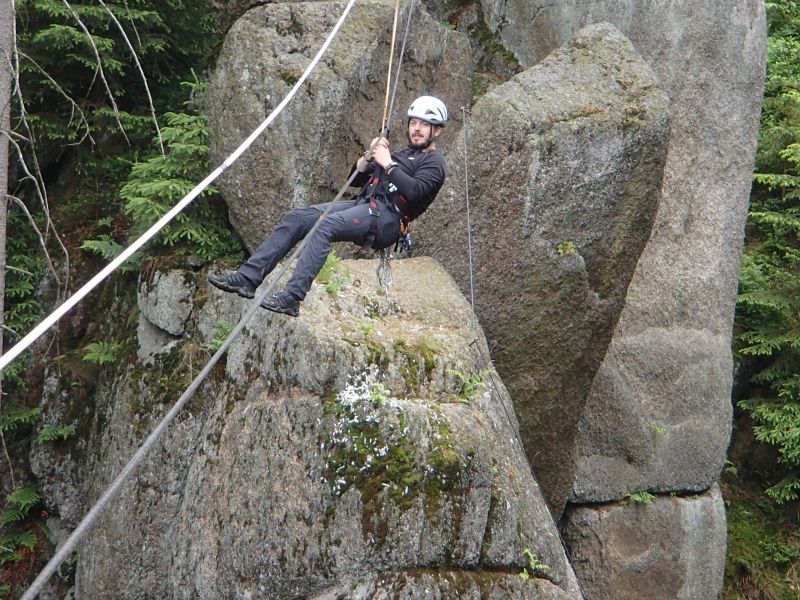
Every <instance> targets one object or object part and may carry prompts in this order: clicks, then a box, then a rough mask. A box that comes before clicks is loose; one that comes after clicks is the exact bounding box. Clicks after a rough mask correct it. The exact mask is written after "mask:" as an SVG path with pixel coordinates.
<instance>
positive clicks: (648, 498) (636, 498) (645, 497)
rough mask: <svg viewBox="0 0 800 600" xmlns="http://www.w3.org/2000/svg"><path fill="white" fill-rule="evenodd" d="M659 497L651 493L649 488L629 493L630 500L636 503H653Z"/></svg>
mask: <svg viewBox="0 0 800 600" xmlns="http://www.w3.org/2000/svg"><path fill="white" fill-rule="evenodd" d="M657 499H658V496H655V495H654V494H651V493H650V492H648V491H647V490H642V491H640V492H634V493H633V494H629V495H628V502H633V503H634V504H652V503H653V502H655V501H656V500H657Z"/></svg>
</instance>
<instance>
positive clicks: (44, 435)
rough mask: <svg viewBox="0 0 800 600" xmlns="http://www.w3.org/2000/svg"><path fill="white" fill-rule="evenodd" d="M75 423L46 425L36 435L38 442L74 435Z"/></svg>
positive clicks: (52, 440) (64, 438) (53, 440)
mask: <svg viewBox="0 0 800 600" xmlns="http://www.w3.org/2000/svg"><path fill="white" fill-rule="evenodd" d="M75 430H76V427H75V425H46V426H45V427H42V430H41V431H40V432H39V435H37V436H36V439H38V440H39V441H40V442H55V441H58V440H62V441H63V440H66V439H68V438H70V437H72V436H73V435H75Z"/></svg>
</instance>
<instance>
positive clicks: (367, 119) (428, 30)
mask: <svg viewBox="0 0 800 600" xmlns="http://www.w3.org/2000/svg"><path fill="white" fill-rule="evenodd" d="M417 6H418V7H419V6H420V5H419V4H418V5H417ZM342 8H343V5H342V4H341V3H337V2H306V3H300V4H284V3H282V4H269V5H266V6H261V7H258V8H255V9H253V10H251V11H249V12H247V13H246V14H245V15H244V16H243V17H242V18H241V19H239V20H238V21H237V22H236V24H235V25H234V26H233V27H232V28H231V30H230V33H229V34H228V36H227V37H226V40H225V45H224V47H223V49H222V52H221V55H220V58H219V60H218V62H217V68H216V71H215V72H214V76H213V78H212V82H211V84H210V86H209V90H208V110H209V113H210V124H211V128H212V131H213V132H214V139H213V142H212V155H213V156H214V161H215V162H222V160H223V159H224V158H225V157H226V156H227V155H228V154H229V153H230V152H231V151H232V150H233V149H234V148H236V147H237V146H238V145H239V144H240V143H241V142H242V141H243V140H244V139H245V138H246V137H247V136H248V135H249V134H250V133H251V132H252V131H253V130H254V129H255V128H256V127H257V126H258V125H259V124H260V123H261V122H262V121H263V120H264V119H265V118H266V116H267V115H268V114H269V113H270V112H271V111H272V110H273V108H274V107H275V106H277V104H278V103H279V102H280V101H281V100H282V99H283V97H284V96H285V95H286V94H287V93H288V92H289V90H290V89H291V87H292V86H293V85H294V83H295V82H296V81H297V80H298V78H299V77H300V75H301V74H302V73H303V71H304V70H305V68H306V66H307V65H308V63H309V62H310V58H311V57H312V56H313V55H314V54H315V53H316V52H317V50H318V49H319V47H320V46H321V45H322V42H323V41H324V39H325V37H326V36H327V34H328V33H329V31H330V30H331V29H332V27H333V25H334V23H335V22H336V20H337V19H338V17H339V15H340V14H341V11H342ZM393 9H394V2H391V1H390V0H366V1H364V2H358V3H357V4H356V6H355V7H354V9H353V11H352V12H351V14H350V16H349V17H348V19H347V21H346V22H345V25H344V26H343V29H342V31H341V32H340V34H339V36H338V37H337V39H336V40H335V41H334V43H333V44H332V45H331V46H330V48H329V49H328V52H327V53H326V55H325V57H324V58H323V59H322V61H321V62H320V64H319V66H318V67H317V69H316V70H315V72H314V74H313V75H312V76H311V77H310V78H309V80H308V81H307V82H306V84H305V86H304V88H303V89H302V90H301V91H300V92H299V94H298V95H297V97H296V98H295V99H294V101H293V102H292V103H291V104H290V105H289V106H288V107H287V108H286V110H285V111H284V112H283V113H282V115H281V116H280V117H279V118H278V119H277V120H276V121H275V122H274V123H273V125H272V129H271V130H269V132H268V134H267V135H266V136H264V137H263V138H261V139H259V140H258V141H256V143H255V144H254V145H253V147H251V148H250V150H249V151H248V152H246V153H245V154H244V155H243V156H242V158H240V159H239V160H238V161H237V162H236V163H235V164H234V165H233V166H232V167H230V169H228V171H226V173H225V174H224V175H223V176H222V178H221V179H220V189H221V191H222V192H223V194H224V196H225V198H226V202H227V204H228V207H229V213H230V218H231V222H232V224H233V225H234V227H235V228H236V230H237V231H238V232H239V234H240V235H241V236H242V239H243V240H244V242H245V244H246V245H247V246H248V248H250V249H251V250H252V249H253V248H255V247H256V246H257V245H258V244H259V243H260V242H261V241H262V239H263V238H264V237H265V236H266V234H267V233H269V231H271V230H272V228H273V227H274V226H275V225H276V224H277V222H278V220H279V219H280V217H281V216H282V215H283V213H285V212H286V211H287V210H288V209H290V208H294V207H297V206H305V205H308V204H315V203H319V202H325V201H328V200H331V199H333V197H334V196H335V195H336V192H337V190H338V189H339V187H340V186H341V185H343V184H344V183H345V181H346V180H347V175H348V173H349V172H350V168H351V167H352V165H353V163H354V162H355V160H356V158H358V156H359V154H361V153H363V152H364V149H365V148H366V147H368V146H369V142H370V140H371V139H372V138H373V137H375V135H377V133H378V131H379V130H380V126H381V120H382V114H383V110H382V107H383V100H384V93H385V86H386V73H387V69H388V59H389V41H390V39H391V35H390V34H391V24H392V17H393V14H394V11H393ZM401 25H403V23H401ZM407 47H408V48H409V51H408V52H407V53H406V56H405V61H404V66H403V69H402V73H401V77H400V80H399V85H398V88H397V95H396V97H395V99H394V107H393V116H394V117H395V118H393V119H392V121H391V122H390V125H391V126H393V127H394V126H396V125H398V124H399V123H400V122H401V116H402V115H403V114H404V113H405V110H406V108H407V107H408V105H409V104H410V102H411V101H412V100H413V99H414V98H415V97H416V96H419V95H421V94H426V93H429V92H431V90H434V89H435V91H436V93H437V94H440V95H441V96H442V97H444V98H447V99H448V101H449V102H450V103H451V104H452V105H453V106H458V105H459V104H466V101H467V99H468V97H469V88H470V74H471V69H472V63H471V59H470V48H469V43H468V41H467V39H466V36H465V35H464V34H461V33H458V32H456V31H452V30H450V29H447V28H445V27H444V26H443V25H442V24H441V23H439V22H437V21H434V20H433V19H432V18H431V17H430V16H429V15H428V14H427V13H426V12H425V11H424V9H421V8H418V9H417V10H416V11H415V12H414V14H413V27H412V28H411V30H410V33H409V39H408V44H407ZM255 56H257V57H258V60H254V57H255ZM396 69H397V63H395V71H394V72H395V73H396ZM441 73H447V76H446V77H442V76H441ZM390 140H391V141H392V143H393V144H395V145H399V146H401V147H402V146H404V145H405V143H406V140H405V134H404V130H403V128H402V127H399V126H398V127H396V132H395V135H392V136H390Z"/></svg>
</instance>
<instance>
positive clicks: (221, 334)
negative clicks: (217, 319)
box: [207, 321, 236, 354]
mask: <svg viewBox="0 0 800 600" xmlns="http://www.w3.org/2000/svg"><path fill="white" fill-rule="evenodd" d="M235 327H236V323H229V322H227V321H223V322H222V323H220V324H219V325H217V329H216V331H215V332H214V339H213V340H211V341H210V342H209V343H208V346H207V347H208V351H209V352H211V353H212V354H213V353H216V351H217V350H219V349H220V348H221V347H222V344H224V343H225V340H227V339H228V336H229V335H230V334H231V332H232V331H233V329H234V328H235Z"/></svg>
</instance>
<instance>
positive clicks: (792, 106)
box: [723, 0, 800, 600]
mask: <svg viewBox="0 0 800 600" xmlns="http://www.w3.org/2000/svg"><path fill="white" fill-rule="evenodd" d="M766 8H767V15H768V25H769V39H768V66H767V80H766V83H765V95H764V108H763V112H762V118H761V133H760V140H759V149H758V154H757V157H756V174H755V175H754V180H755V183H754V186H753V192H752V195H751V209H750V214H749V217H748V222H747V230H746V236H747V239H746V248H745V255H744V257H743V260H742V268H741V274H740V280H739V296H738V299H737V311H736V321H735V330H734V352H735V356H736V360H737V362H738V363H739V364H738V369H737V371H738V373H739V377H740V378H741V380H742V381H743V382H744V383H745V385H743V386H742V389H743V393H742V395H741V398H742V399H741V400H739V402H738V404H737V406H736V409H737V412H736V418H737V422H738V423H739V424H740V427H739V428H737V431H736V433H735V435H736V436H737V437H739V438H740V439H742V440H743V441H742V442H741V443H742V444H745V447H747V448H749V449H751V450H755V448H756V446H757V445H758V444H759V443H761V444H768V445H770V446H772V447H773V448H774V449H775V453H774V454H772V455H771V456H774V457H775V458H776V459H777V463H776V462H775V460H774V459H770V460H771V464H769V463H759V465H758V470H757V471H756V470H754V469H753V468H752V467H749V466H748V465H747V464H746V463H745V464H742V463H740V464H739V465H738V466H737V465H734V464H733V463H732V462H730V461H729V462H728V464H727V466H726V468H725V469H724V478H725V480H726V481H727V489H726V490H725V497H726V501H727V503H728V563H727V567H726V582H725V589H724V591H723V598H724V599H725V600H740V599H744V598H771V599H773V598H774V599H784V598H785V599H789V598H797V597H798V596H797V594H798V589H800V577H799V576H798V575H797V571H798V569H797V566H798V561H799V560H800V551H799V549H800V543H798V538H797V534H796V532H797V527H798V518H797V507H798V499H799V498H800V436H798V435H797V432H798V431H800V320H798V314H800V243H799V242H798V240H800V201H799V200H800V93H798V90H800V5H798V3H796V2H792V1H789V0H780V1H776V2H767V3H766ZM751 420H752V423H753V427H752V432H753V437H754V438H755V440H754V441H747V440H748V437H747V435H748V434H746V433H742V432H747V431H749V429H750V427H749V423H750V421H751ZM756 452H758V453H763V449H762V450H757V451H755V452H752V454H753V455H755V454H756ZM767 456H770V455H769V454H767ZM737 462H738V461H737ZM745 490H746V491H745Z"/></svg>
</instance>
